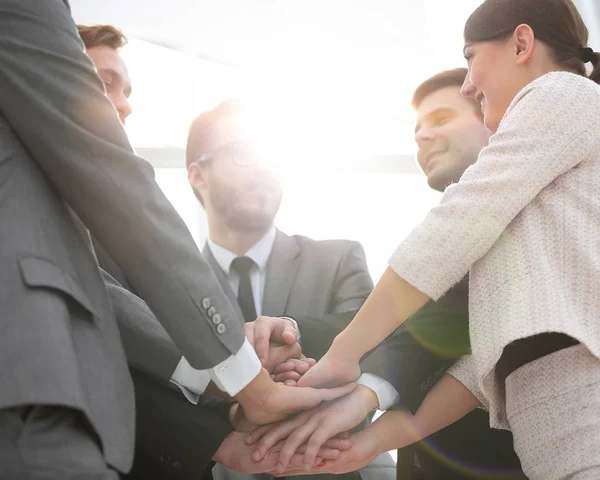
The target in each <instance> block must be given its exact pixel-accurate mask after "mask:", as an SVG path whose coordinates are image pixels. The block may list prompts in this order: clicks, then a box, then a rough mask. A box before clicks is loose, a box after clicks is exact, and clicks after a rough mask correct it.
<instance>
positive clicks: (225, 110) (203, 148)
mask: <svg viewBox="0 0 600 480" xmlns="http://www.w3.org/2000/svg"><path fill="white" fill-rule="evenodd" d="M244 110H245V107H244V105H243V103H242V101H241V100H240V99H237V98H236V99H230V100H225V101H224V102H221V103H219V104H218V105H217V106H216V107H214V108H213V109H211V110H207V111H205V112H202V113H201V114H200V115H198V116H197V117H196V118H195V119H194V120H193V121H192V124H191V125H190V129H189V132H188V138H187V146H186V149H185V166H186V168H188V167H189V166H190V164H191V163H192V162H195V161H196V160H198V159H199V158H200V157H201V156H202V154H204V153H207V152H208V151H209V147H208V146H209V144H210V139H211V136H212V134H213V132H214V128H215V126H216V125H217V123H218V122H219V121H220V120H223V119H226V118H231V117H233V116H236V115H238V114H240V113H242V112H243V111H244ZM192 190H193V191H194V195H196V198H197V199H198V200H199V201H200V203H201V204H202V205H204V200H202V196H201V195H200V193H198V191H196V189H195V188H194V187H193V186H192Z"/></svg>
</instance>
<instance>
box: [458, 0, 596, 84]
mask: <svg viewBox="0 0 600 480" xmlns="http://www.w3.org/2000/svg"><path fill="white" fill-rule="evenodd" d="M521 24H527V25H529V26H530V27H531V29H532V30H533V33H534V34H535V36H536V38H537V39H538V40H540V41H542V42H543V43H545V44H546V45H547V46H549V47H550V49H551V50H552V54H553V56H554V59H555V61H556V62H558V63H559V64H560V65H562V66H563V67H564V68H567V69H569V70H572V71H574V72H577V73H578V74H580V75H583V76H585V77H587V72H586V68H585V63H586V62H587V61H590V62H592V65H593V67H594V70H593V71H592V73H591V74H590V76H589V78H590V79H591V80H593V81H594V82H596V83H600V53H598V52H593V51H592V52H590V53H589V54H587V55H582V51H583V49H584V48H585V47H587V42H588V36H589V32H588V29H587V27H586V26H585V23H584V22H583V19H582V18H581V15H580V14H579V11H578V10H577V7H576V6H575V4H574V3H573V2H572V1H571V0H485V1H484V2H483V3H482V4H481V5H480V6H479V7H478V8H477V9H476V10H475V11H474V12H473V13H472V14H471V16H470V17H469V19H468V20H467V23H466V25H465V31H464V37H465V42H466V43H476V42H487V41H494V40H505V39H507V38H509V37H510V36H511V35H512V34H513V32H514V31H515V29H516V28H517V27H518V26H519V25H521ZM590 50H591V49H590Z"/></svg>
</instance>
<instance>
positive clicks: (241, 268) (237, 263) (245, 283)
mask: <svg viewBox="0 0 600 480" xmlns="http://www.w3.org/2000/svg"><path fill="white" fill-rule="evenodd" d="M254 265H256V264H255V263H254V260H252V259H251V258H248V257H237V258H235V259H234V260H233V262H232V263H231V267H232V268H233V269H235V271H236V272H237V273H238V276H239V279H240V286H239V288H238V295H237V298H238V303H239V304H240V308H241V309H242V313H243V314H244V320H246V321H247V322H253V321H254V320H256V307H255V305H254V296H253V295H252V284H251V283H250V269H251V268H252V267H253V266H254Z"/></svg>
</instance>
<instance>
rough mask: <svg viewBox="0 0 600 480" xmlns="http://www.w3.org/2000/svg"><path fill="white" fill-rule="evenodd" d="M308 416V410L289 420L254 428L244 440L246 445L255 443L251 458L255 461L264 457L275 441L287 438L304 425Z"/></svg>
mask: <svg viewBox="0 0 600 480" xmlns="http://www.w3.org/2000/svg"><path fill="white" fill-rule="evenodd" d="M309 418H310V413H309V412H306V413H301V414H300V415H297V416H295V417H294V418H292V419H290V420H284V421H283V422H279V423H277V424H274V425H266V426H264V427H259V428H257V429H256V430H254V431H253V432H252V433H250V435H249V437H250V438H249V439H248V440H247V441H246V443H247V444H248V445H252V444H253V443H256V447H255V449H254V452H253V454H252V458H253V459H254V460H255V461H258V460H261V459H262V458H264V457H265V455H266V454H267V452H269V451H270V450H271V449H272V448H273V447H275V445H276V444H277V442H280V441H282V440H285V439H286V438H288V436H289V435H290V434H291V433H292V432H294V431H295V430H296V429H297V428H299V427H301V426H302V425H304V423H305V422H306V421H307V420H308V419H309Z"/></svg>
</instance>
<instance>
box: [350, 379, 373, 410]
mask: <svg viewBox="0 0 600 480" xmlns="http://www.w3.org/2000/svg"><path fill="white" fill-rule="evenodd" d="M353 394H355V395H356V396H357V397H360V398H361V404H362V405H363V406H364V408H365V414H367V413H369V412H372V411H373V410H377V407H379V400H378V399H377V394H376V393H375V391H374V390H373V389H371V388H369V387H367V386H365V385H357V386H356V389H355V390H354V392H353Z"/></svg>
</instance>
